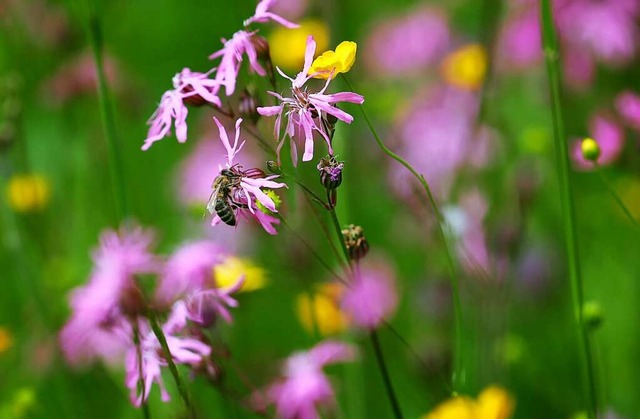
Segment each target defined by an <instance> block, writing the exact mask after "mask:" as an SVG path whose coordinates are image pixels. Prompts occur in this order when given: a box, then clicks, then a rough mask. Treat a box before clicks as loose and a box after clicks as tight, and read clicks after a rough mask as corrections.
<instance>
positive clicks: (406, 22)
mask: <svg viewBox="0 0 640 419" xmlns="http://www.w3.org/2000/svg"><path fill="white" fill-rule="evenodd" d="M450 41H451V31H450V29H449V25H448V23H447V17H446V15H445V14H444V13H443V12H442V11H441V10H438V9H435V8H431V7H426V8H421V9H418V10H415V11H412V12H411V13H408V14H406V15H404V16H401V17H399V18H395V19H385V20H384V21H383V22H382V23H381V24H379V25H376V26H375V29H374V30H373V32H372V33H371V34H370V35H369V37H368V39H367V40H366V43H365V48H364V54H363V57H364V60H365V64H366V67H367V70H368V71H370V72H371V73H373V74H375V75H377V76H382V77H389V76H391V77H403V76H406V75H411V74H415V73H418V72H420V71H423V70H426V69H428V68H429V66H431V65H433V64H434V63H435V62H436V61H437V60H438V59H439V58H441V57H442V56H443V55H444V54H445V53H446V51H447V48H448V46H449V44H450Z"/></svg>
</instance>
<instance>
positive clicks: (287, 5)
mask: <svg viewBox="0 0 640 419" xmlns="http://www.w3.org/2000/svg"><path fill="white" fill-rule="evenodd" d="M308 6H309V0H278V1H277V2H276V3H275V4H274V5H273V6H272V7H271V10H272V11H273V12H274V13H277V14H279V15H280V16H282V17H284V18H286V19H288V20H298V19H300V18H301V17H303V16H304V14H305V12H306V11H307V8H308Z"/></svg>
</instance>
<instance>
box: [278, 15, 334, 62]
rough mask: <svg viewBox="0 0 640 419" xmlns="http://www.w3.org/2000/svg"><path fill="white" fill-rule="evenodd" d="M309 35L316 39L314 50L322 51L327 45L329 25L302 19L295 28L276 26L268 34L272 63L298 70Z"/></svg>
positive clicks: (317, 20) (315, 20)
mask: <svg viewBox="0 0 640 419" xmlns="http://www.w3.org/2000/svg"><path fill="white" fill-rule="evenodd" d="M309 35H313V38H314V39H315V41H316V51H324V50H326V49H327V48H328V47H329V27H328V26H327V24H326V23H325V22H323V21H322V20H319V19H306V20H303V21H301V22H300V27H299V28H296V29H287V28H285V27H283V26H278V28H276V29H275V30H274V31H273V32H271V34H270V35H269V36H268V40H269V50H270V52H271V61H273V64H275V65H277V66H278V67H280V68H282V69H285V70H290V71H295V72H298V71H300V70H301V69H302V65H303V64H304V51H305V49H306V47H307V37H308V36H309Z"/></svg>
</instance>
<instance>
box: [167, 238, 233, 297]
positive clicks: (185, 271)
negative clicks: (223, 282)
mask: <svg viewBox="0 0 640 419" xmlns="http://www.w3.org/2000/svg"><path fill="white" fill-rule="evenodd" d="M226 256H227V255H226V253H225V252H224V250H223V249H222V247H221V246H220V245H219V244H217V243H215V242H213V241H210V240H200V241H196V242H192V243H187V244H185V245H183V246H181V247H180V248H179V249H178V250H176V251H175V252H174V253H173V254H172V255H171V257H169V260H167V263H166V264H165V267H164V271H163V274H162V277H161V280H160V283H159V284H158V288H157V289H156V300H157V301H159V302H160V303H162V304H171V303H172V302H173V301H175V300H176V299H178V298H179V297H181V296H183V295H186V294H189V293H191V292H194V291H196V290H202V289H207V288H211V287H213V286H214V285H215V284H214V277H213V270H214V267H215V266H216V265H218V264H220V263H221V262H222V261H223V260H224V258H225V257H226Z"/></svg>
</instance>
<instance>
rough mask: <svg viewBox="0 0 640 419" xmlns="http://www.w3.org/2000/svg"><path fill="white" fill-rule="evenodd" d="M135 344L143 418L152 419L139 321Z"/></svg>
mask: <svg viewBox="0 0 640 419" xmlns="http://www.w3.org/2000/svg"><path fill="white" fill-rule="evenodd" d="M133 344H134V345H135V347H136V356H137V358H138V375H139V376H140V379H139V380H138V391H139V392H140V393H141V394H142V396H141V399H142V416H143V417H144V419H149V418H151V414H150V413H149V401H148V399H147V398H146V397H145V394H144V381H143V380H142V348H140V330H139V329H138V323H137V321H134V322H133Z"/></svg>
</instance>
